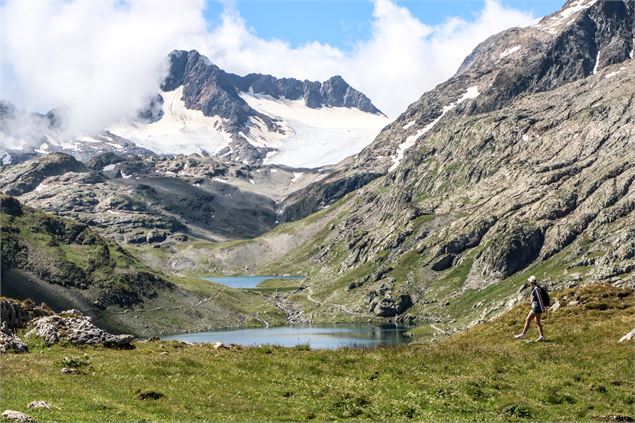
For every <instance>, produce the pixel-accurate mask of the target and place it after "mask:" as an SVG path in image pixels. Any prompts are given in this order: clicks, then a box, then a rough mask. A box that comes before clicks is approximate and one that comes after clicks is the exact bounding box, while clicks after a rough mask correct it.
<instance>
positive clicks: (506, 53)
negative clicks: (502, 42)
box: [498, 45, 521, 59]
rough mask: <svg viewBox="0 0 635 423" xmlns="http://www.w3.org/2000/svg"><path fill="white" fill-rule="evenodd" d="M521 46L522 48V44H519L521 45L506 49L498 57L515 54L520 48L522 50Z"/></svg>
mask: <svg viewBox="0 0 635 423" xmlns="http://www.w3.org/2000/svg"><path fill="white" fill-rule="evenodd" d="M520 48H521V46H519V45H517V46H514V47H510V48H508V49H507V50H505V51H504V52H502V53H501V54H500V55H499V56H498V57H499V58H500V59H502V58H503V57H507V56H509V55H510V54H514V53H516V52H517V51H518V50H520Z"/></svg>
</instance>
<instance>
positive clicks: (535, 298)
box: [515, 275, 548, 341]
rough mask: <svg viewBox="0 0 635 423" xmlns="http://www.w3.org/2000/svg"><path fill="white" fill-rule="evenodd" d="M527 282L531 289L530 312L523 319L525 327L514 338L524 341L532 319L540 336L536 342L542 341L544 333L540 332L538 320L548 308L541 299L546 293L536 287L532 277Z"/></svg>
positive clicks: (534, 278)
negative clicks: (534, 320)
mask: <svg viewBox="0 0 635 423" xmlns="http://www.w3.org/2000/svg"><path fill="white" fill-rule="evenodd" d="M527 281H528V282H529V286H530V287H531V295H530V297H531V311H530V312H529V314H528V315H527V318H526V319H525V327H523V331H522V332H521V333H520V334H518V335H516V336H515V338H516V339H524V338H525V333H527V329H529V324H530V323H531V321H532V320H533V319H536V326H538V332H539V333H540V336H539V337H538V339H536V341H544V340H545V332H544V331H543V330H542V323H541V321H540V318H541V316H542V313H543V312H545V311H546V310H547V306H548V305H547V304H545V302H544V299H543V295H544V294H545V293H546V292H544V289H543V288H541V287H540V286H538V283H536V277H535V276H534V275H531V276H530V277H529V279H527Z"/></svg>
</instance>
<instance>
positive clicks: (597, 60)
mask: <svg viewBox="0 0 635 423" xmlns="http://www.w3.org/2000/svg"><path fill="white" fill-rule="evenodd" d="M601 52H602V50H598V54H596V55H595V65H593V75H595V74H596V73H598V65H599V64H600V53H601Z"/></svg>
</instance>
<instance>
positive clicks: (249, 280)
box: [203, 275, 304, 288]
mask: <svg viewBox="0 0 635 423" xmlns="http://www.w3.org/2000/svg"><path fill="white" fill-rule="evenodd" d="M203 279H204V280H206V281H210V282H216V283H220V284H222V285H225V286H229V287H231V288H255V287H257V286H258V285H259V284H261V283H262V282H264V281H267V280H270V279H288V280H302V279H304V276H272V275H264V276H263V275H259V276H207V277H204V278H203Z"/></svg>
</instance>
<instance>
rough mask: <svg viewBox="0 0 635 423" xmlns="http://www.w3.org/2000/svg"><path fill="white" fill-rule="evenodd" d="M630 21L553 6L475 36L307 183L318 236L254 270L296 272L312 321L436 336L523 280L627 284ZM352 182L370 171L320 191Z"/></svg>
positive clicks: (484, 314) (592, 6)
mask: <svg viewBox="0 0 635 423" xmlns="http://www.w3.org/2000/svg"><path fill="white" fill-rule="evenodd" d="M632 17H633V15H632V9H631V6H630V5H627V4H626V3H622V2H593V1H588V2H581V1H576V2H569V3H568V4H567V5H565V8H563V10H561V11H560V12H558V13H556V14H554V15H552V16H550V17H546V18H544V19H543V20H542V21H541V22H540V23H539V24H537V26H533V27H527V28H520V29H512V30H509V31H506V32H503V33H502V34H499V35H497V36H494V37H493V38H491V39H490V40H488V41H486V42H485V43H483V44H482V45H481V46H479V47H478V48H477V49H476V50H475V52H474V53H473V54H472V55H471V56H470V57H468V59H467V60H466V61H465V63H464V65H463V66H462V67H461V69H460V70H459V72H458V74H457V75H456V76H455V77H453V78H452V79H450V80H449V81H448V82H446V83H444V84H441V85H440V86H439V87H437V88H435V89H434V90H433V91H431V92H429V93H426V94H424V95H423V96H422V98H421V100H419V101H418V102H416V103H414V104H413V105H412V106H410V107H409V108H408V110H407V111H406V112H405V113H404V114H403V115H402V116H401V117H400V118H398V119H397V120H396V121H395V123H394V124H393V125H391V126H390V127H388V128H387V129H386V130H385V131H384V132H382V134H381V135H380V136H379V137H378V138H377V140H376V141H375V142H374V143H373V144H372V145H371V146H370V147H369V148H368V149H367V150H365V151H364V152H363V153H362V154H361V155H360V156H359V157H358V161H357V162H356V163H355V164H353V165H352V166H351V167H350V168H348V169H344V170H343V171H341V172H340V173H336V174H334V175H332V176H330V177H329V178H328V179H327V180H326V181H325V182H320V183H318V184H316V185H313V186H312V187H309V188H307V192H308V193H309V195H307V196H306V197H304V198H300V201H303V202H304V203H303V204H306V205H307V207H306V208H304V209H303V208H298V209H297V210H299V212H298V213H297V214H296V216H298V215H299V216H301V215H303V214H307V213H308V212H310V211H312V207H314V205H315V204H317V205H318V206H324V202H323V203H321V204H320V203H319V202H317V203H316V202H315V201H316V200H315V199H316V196H318V197H317V198H327V197H329V196H328V195H326V194H325V193H328V192H337V195H330V198H329V199H328V200H327V201H328V204H330V208H331V210H330V211H329V212H328V213H329V216H330V218H329V219H325V220H324V221H323V223H322V226H321V228H319V229H317V230H316V229H315V228H314V229H312V235H311V236H309V237H308V239H307V241H306V242H305V243H303V244H302V245H300V246H295V247H294V248H293V249H288V250H286V251H284V252H282V253H281V254H280V255H279V256H277V257H275V258H272V259H270V260H269V261H267V262H262V261H259V260H257V257H258V254H257V253H253V252H252V254H251V256H252V257H255V259H254V265H256V266H260V269H261V270H262V271H286V272H296V271H305V272H307V271H308V273H309V275H310V277H309V279H308V281H309V283H310V287H309V289H308V290H307V291H306V293H305V294H303V295H299V296H297V297H296V300H297V301H299V302H304V304H305V307H306V309H307V311H308V312H314V313H317V314H320V315H322V316H323V317H326V316H333V315H334V314H335V315H338V316H339V318H348V319H351V318H353V319H366V318H368V317H370V316H383V317H389V318H399V319H401V320H407V321H411V320H412V319H413V318H416V319H418V320H419V321H420V322H443V323H445V324H447V325H449V327H457V326H461V325H467V324H470V323H471V322H473V321H478V320H479V319H482V318H488V317H491V316H493V315H496V314H497V313H500V312H501V311H502V310H504V309H506V308H508V307H510V306H511V305H513V304H514V303H515V302H516V301H518V300H519V299H520V298H521V296H522V293H521V292H520V291H519V289H520V288H521V287H522V285H523V283H524V281H525V280H526V277H527V276H528V275H529V274H532V273H535V274H536V275H537V276H538V277H539V279H540V280H542V281H543V282H544V283H546V284H548V285H568V284H577V283H579V281H582V280H583V281H605V282H610V283H614V284H618V285H620V284H629V285H633V284H635V232H634V231H633V228H634V227H635V214H634V213H633V211H634V210H635V188H634V187H633V181H634V180H635V156H634V155H633V151H635V150H634V149H633V147H634V145H633V140H635V137H634V134H635V127H634V125H633V122H634V119H633V118H634V115H635V109H634V107H633V104H634V103H633V101H634V98H635V88H634V87H635V85H634V82H635V81H634V79H635V62H634V61H633V60H632V59H630V58H629V52H630V51H631V49H632V34H633V33H632V31H633V27H632V23H633V19H632ZM565 18H566V19H565ZM552 23H553V25H552ZM521 39H522V42H521ZM517 45H518V46H520V47H519V48H516V46H517ZM598 51H600V57H602V53H601V51H604V52H605V53H604V54H605V55H604V59H603V60H605V61H601V60H597V56H598V55H597V52H598ZM516 53H518V54H519V55H518V56H517V57H515V58H514V55H515V54H516ZM485 64H487V66H485ZM596 65H597V66H596ZM539 70H540V72H538V71H539ZM473 87H476V88H473ZM413 137H414V138H413ZM404 144H406V146H405V147H404ZM400 146H401V149H399V147H400ZM406 147H407V148H406ZM399 151H401V155H399V157H398V160H396V158H397V156H395V154H399ZM395 152H396V153H395ZM362 161H364V162H365V163H364V165H361V164H360V163H361V162H362ZM360 174H365V175H372V174H375V175H376V174H380V175H381V174H384V176H379V177H377V178H375V179H372V178H370V179H372V180H371V182H368V181H364V182H368V184H367V185H365V186H364V187H362V188H359V185H361V184H358V185H352V186H351V189H355V190H354V191H352V192H350V193H348V194H347V192H348V191H350V190H347V189H341V190H338V191H333V190H332V189H331V187H333V186H334V185H333V184H335V183H341V181H342V180H351V178H352V177H356V178H359V175H360ZM342 175H344V179H342ZM340 186H345V184H344V185H340ZM338 198H341V199H340V200H339V201H337V200H338ZM311 202H313V203H311ZM298 204H302V203H298ZM328 204H327V205H328ZM313 209H314V208H313ZM309 219H310V220H309V221H311V222H313V221H314V220H313V219H312V218H309ZM303 222H305V220H300V221H298V222H294V223H293V225H292V226H290V227H292V228H293V230H295V231H297V232H298V233H302V227H303ZM282 236H283V232H282V231H276V232H274V233H271V234H268V235H265V236H264V237H262V241H259V242H258V243H250V244H241V245H239V246H234V247H232V248H230V249H228V250H229V251H226V253H225V257H222V258H219V263H220V264H219V266H222V265H223V264H227V263H231V262H232V259H231V250H232V249H234V250H235V251H236V254H237V257H238V255H240V254H241V253H242V252H243V251H244V249H245V247H246V245H250V246H252V247H253V246H254V245H271V244H273V243H275V241H274V239H277V238H281V237H282ZM265 241H266V242H265ZM329 318H330V317H329Z"/></svg>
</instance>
